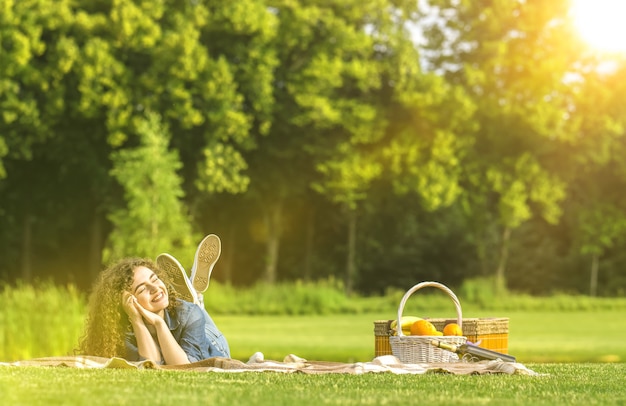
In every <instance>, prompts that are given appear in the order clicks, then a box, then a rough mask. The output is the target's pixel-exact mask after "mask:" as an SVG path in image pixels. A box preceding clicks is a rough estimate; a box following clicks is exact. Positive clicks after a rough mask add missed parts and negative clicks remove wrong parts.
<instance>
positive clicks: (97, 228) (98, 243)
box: [87, 209, 104, 285]
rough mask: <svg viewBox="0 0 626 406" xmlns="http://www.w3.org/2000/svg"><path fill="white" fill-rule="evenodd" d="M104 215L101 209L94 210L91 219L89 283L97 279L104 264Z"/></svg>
mask: <svg viewBox="0 0 626 406" xmlns="http://www.w3.org/2000/svg"><path fill="white" fill-rule="evenodd" d="M103 245H104V244H103V238H102V217H101V216H100V213H99V211H98V210H97V209H96V210H94V213H93V217H92V219H91V239H90V242H89V259H88V261H89V263H88V265H87V270H88V274H89V280H88V281H87V282H88V284H89V285H91V283H92V282H93V281H94V280H95V279H96V277H97V276H98V273H99V272H100V267H101V266H102V247H103Z"/></svg>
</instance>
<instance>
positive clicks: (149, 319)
mask: <svg viewBox="0 0 626 406" xmlns="http://www.w3.org/2000/svg"><path fill="white" fill-rule="evenodd" d="M135 308H136V310H137V312H138V313H139V315H140V316H141V317H143V320H144V322H145V323H146V324H150V325H153V326H154V325H155V324H157V323H158V322H160V321H163V319H162V318H161V317H160V316H159V315H158V314H156V313H152V312H151V311H150V310H146V308H145V307H143V306H142V305H140V304H139V302H137V299H135Z"/></svg>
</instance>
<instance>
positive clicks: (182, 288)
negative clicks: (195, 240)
mask: <svg viewBox="0 0 626 406" xmlns="http://www.w3.org/2000/svg"><path fill="white" fill-rule="evenodd" d="M156 263H157V265H158V267H159V268H161V270H163V271H164V272H165V273H166V274H167V276H169V278H170V282H172V285H174V290H176V292H177V293H178V294H179V295H180V298H181V299H183V300H186V301H187V302H191V303H195V304H198V298H197V297H196V293H195V291H194V289H193V286H192V285H191V282H190V281H189V278H188V277H187V273H186V272H185V268H183V266H182V265H181V264H180V262H178V261H177V260H176V258H174V257H173V256H171V255H170V254H160V255H159V256H158V257H157V259H156Z"/></svg>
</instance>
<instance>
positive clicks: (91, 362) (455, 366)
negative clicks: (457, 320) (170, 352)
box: [0, 352, 538, 375]
mask: <svg viewBox="0 0 626 406" xmlns="http://www.w3.org/2000/svg"><path fill="white" fill-rule="evenodd" d="M0 366H18V367H19V366H43V367H71V368H117V369H138V370H140V369H155V370H168V371H169V370H174V371H195V372H228V373H233V372H281V373H305V374H338V373H339V374H355V375H360V374H365V373H382V372H387V373H393V374H426V373H444V374H455V375H470V374H480V375H482V374H508V375H538V374H537V373H536V372H534V371H532V370H530V369H528V368H526V367H525V366H524V365H522V364H520V363H512V362H504V361H501V360H495V361H481V362H448V363H428V364H403V363H402V362H400V361H399V360H398V358H396V357H394V356H393V355H383V356H380V357H376V358H374V359H373V360H372V361H371V362H355V363H342V362H328V361H308V360H306V359H304V358H300V357H298V356H297V355H294V354H289V355H287V356H286V357H285V358H284V359H283V361H273V360H265V358H264V356H263V354H262V353H260V352H257V353H255V354H253V355H252V356H251V357H250V359H249V360H248V362H243V361H239V360H236V359H232V358H221V357H215V358H208V359H205V360H202V361H198V362H194V363H191V364H186V365H159V364H156V363H154V362H152V361H149V360H148V361H140V362H131V361H127V360H125V359H122V358H102V357H94V356H65V357H45V358H35V359H31V360H24V361H15V362H0Z"/></svg>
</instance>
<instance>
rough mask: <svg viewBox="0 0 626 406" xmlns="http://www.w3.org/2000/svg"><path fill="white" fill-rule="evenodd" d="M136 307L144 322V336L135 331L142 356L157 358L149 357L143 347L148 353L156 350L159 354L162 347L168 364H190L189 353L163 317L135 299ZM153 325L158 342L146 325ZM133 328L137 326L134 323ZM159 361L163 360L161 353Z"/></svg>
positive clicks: (162, 352)
mask: <svg viewBox="0 0 626 406" xmlns="http://www.w3.org/2000/svg"><path fill="white" fill-rule="evenodd" d="M135 308H136V309H137V312H138V314H139V315H140V319H141V322H142V323H143V324H144V329H145V332H144V331H143V330H141V329H140V331H141V334H142V337H141V338H140V336H139V335H137V331H135V336H136V337H137V347H138V348H139V354H140V355H141V356H142V357H146V358H150V359H152V360H156V359H155V358H151V357H147V356H146V354H145V353H144V352H142V349H143V350H144V351H146V353H151V354H152V351H156V352H157V354H158V352H159V347H160V349H161V354H163V358H164V359H165V363H166V364H167V365H180V364H189V358H187V354H186V353H185V351H183V349H182V348H181V346H180V345H179V344H178V343H177V342H176V339H175V338H174V336H172V332H171V331H170V329H169V327H168V325H167V323H166V322H165V320H163V318H161V317H160V316H159V315H157V314H155V313H152V312H151V311H148V310H146V309H144V308H143V306H141V305H140V304H139V303H137V302H136V301H135ZM131 323H132V321H131ZM146 324H148V325H152V326H154V328H155V330H156V334H157V341H158V346H157V343H155V342H154V340H153V339H152V336H151V335H150V332H149V331H148V328H147V326H146ZM133 329H135V326H134V324H133ZM145 333H147V337H145ZM158 361H159V362H160V361H161V356H160V354H159V355H158Z"/></svg>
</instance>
